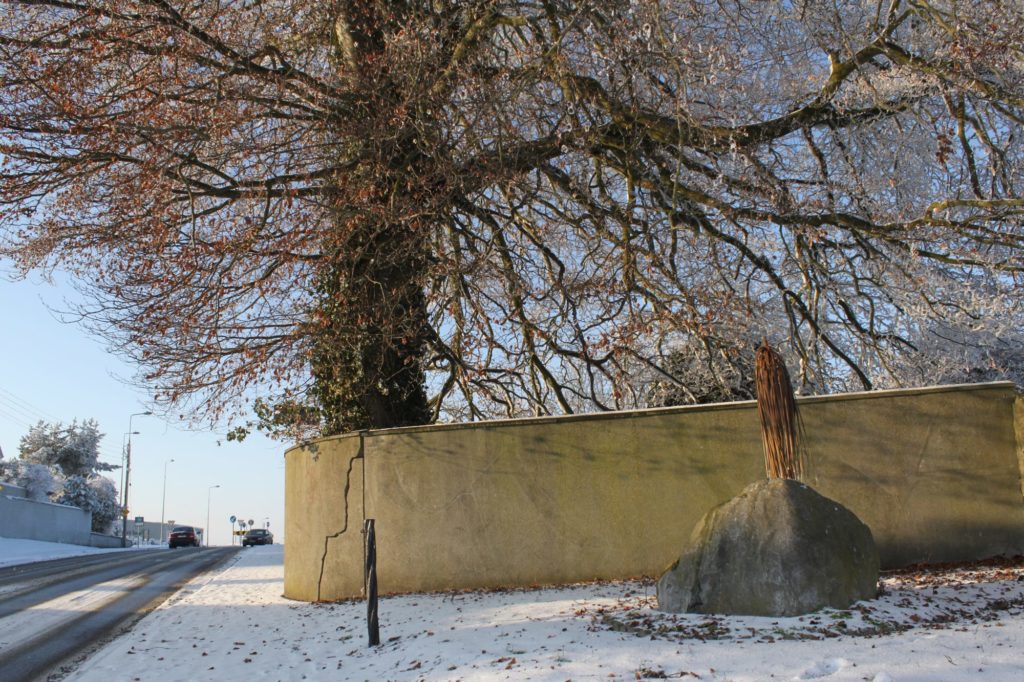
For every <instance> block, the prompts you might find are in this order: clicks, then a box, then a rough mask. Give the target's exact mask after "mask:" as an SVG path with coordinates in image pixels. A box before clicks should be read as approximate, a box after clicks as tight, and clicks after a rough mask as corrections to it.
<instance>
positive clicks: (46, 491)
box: [12, 462, 60, 502]
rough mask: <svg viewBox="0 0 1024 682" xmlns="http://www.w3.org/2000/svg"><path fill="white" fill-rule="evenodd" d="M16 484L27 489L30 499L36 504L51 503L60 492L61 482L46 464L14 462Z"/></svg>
mask: <svg viewBox="0 0 1024 682" xmlns="http://www.w3.org/2000/svg"><path fill="white" fill-rule="evenodd" d="M12 465H16V466H14V467H13V468H14V472H15V473H14V476H13V478H14V482H15V484H16V485H19V486H21V487H22V488H25V490H26V492H27V494H28V498H29V499H30V500H35V501H36V502H50V501H51V497H52V496H53V494H54V493H56V492H57V491H58V490H60V482H59V481H58V480H57V477H56V476H55V475H54V472H53V469H51V468H50V467H48V466H46V465H45V464H35V463H32V462H12Z"/></svg>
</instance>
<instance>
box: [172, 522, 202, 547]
mask: <svg viewBox="0 0 1024 682" xmlns="http://www.w3.org/2000/svg"><path fill="white" fill-rule="evenodd" d="M167 546H168V547H170V548H171V549H174V548H175V547H198V546H199V537H198V536H197V535H196V529H195V528H193V527H192V526H175V527H174V528H172V529H171V534H170V536H169V537H168V538H167Z"/></svg>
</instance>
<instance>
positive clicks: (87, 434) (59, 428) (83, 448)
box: [18, 419, 116, 477]
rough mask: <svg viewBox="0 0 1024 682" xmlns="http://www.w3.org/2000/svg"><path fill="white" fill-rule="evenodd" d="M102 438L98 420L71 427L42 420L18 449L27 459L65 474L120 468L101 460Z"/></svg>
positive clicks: (86, 473) (23, 437)
mask: <svg viewBox="0 0 1024 682" xmlns="http://www.w3.org/2000/svg"><path fill="white" fill-rule="evenodd" d="M102 438H103V434H102V433H100V432H99V425H98V424H97V423H96V421H95V420H94V419H87V420H85V421H83V422H82V423H81V424H79V423H78V421H77V420H75V421H72V422H71V424H70V425H69V426H64V425H63V424H61V423H60V422H54V423H46V422H44V421H39V422H38V423H36V425H35V426H33V427H31V428H30V429H29V431H28V433H26V434H25V435H24V436H22V438H21V441H20V442H19V445H18V450H19V455H20V457H21V459H22V460H24V461H25V462H31V463H35V464H44V465H46V466H51V467H54V468H55V469H57V470H58V471H59V472H60V473H61V475H62V476H64V477H71V476H89V475H92V474H94V473H96V472H98V471H111V470H112V469H115V468H116V466H115V465H112V464H107V463H105V462H101V461H100V460H99V444H100V439H102Z"/></svg>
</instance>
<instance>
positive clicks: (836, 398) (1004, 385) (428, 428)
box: [285, 381, 1021, 456]
mask: <svg viewBox="0 0 1024 682" xmlns="http://www.w3.org/2000/svg"><path fill="white" fill-rule="evenodd" d="M993 390H995V391H1005V392H1007V393H1008V394H1009V395H1008V397H1011V398H1012V397H1014V396H1016V395H1018V394H1020V393H1021V391H1020V389H1019V388H1017V385H1016V384H1015V383H1013V382H1012V381H990V382H986V383H980V384H946V385H941V386H924V387H920V388H892V389H883V390H877V391H855V392H851V393H833V394H829V395H812V396H797V403H798V404H800V405H814V404H817V403H832V402H845V401H852V400H875V399H879V398H892V397H903V396H906V397H910V396H917V395H931V394H936V393H965V392H971V391H993ZM756 408H757V401H756V400H739V401H734V402H726V403H708V404H705V405H680V406H676V407H653V408H647V409H635V410H614V411H608V412H587V413H584V414H564V415H548V416H543V417H519V418H514V419H489V420H481V421H475V422H453V423H450V424H426V425H423V426H400V427H397V428H393V429H370V430H366V431H354V432H352V433H344V434H340V435H337V436H324V437H323V438H316V439H313V440H309V441H305V442H303V443H299V444H297V445H293V446H292V447H290V448H288V449H286V450H285V456H287V455H288V453H289V452H291V451H292V450H302V449H304V448H305V447H307V446H309V445H313V444H316V443H321V442H325V441H334V440H345V439H349V438H372V437H376V436H392V435H402V434H407V433H432V432H435V431H458V430H463V429H480V428H485V429H494V428H504V427H514V426H528V425H532V424H560V423H563V422H577V421H593V420H603V419H631V418H639V417H654V416H662V415H669V414H686V413H692V412H716V411H721V410H753V409H756Z"/></svg>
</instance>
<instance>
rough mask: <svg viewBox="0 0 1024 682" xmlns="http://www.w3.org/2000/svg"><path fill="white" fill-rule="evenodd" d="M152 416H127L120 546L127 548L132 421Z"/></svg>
mask: <svg viewBox="0 0 1024 682" xmlns="http://www.w3.org/2000/svg"><path fill="white" fill-rule="evenodd" d="M150 414H153V413H152V412H150V411H148V410H147V411H146V412H134V413H132V414H130V415H128V447H127V448H126V449H125V456H124V462H125V463H124V504H123V505H122V506H121V546H122V547H127V546H128V488H129V486H130V485H131V483H130V480H129V476H130V475H131V471H132V419H133V418H135V417H141V416H144V415H150Z"/></svg>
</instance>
